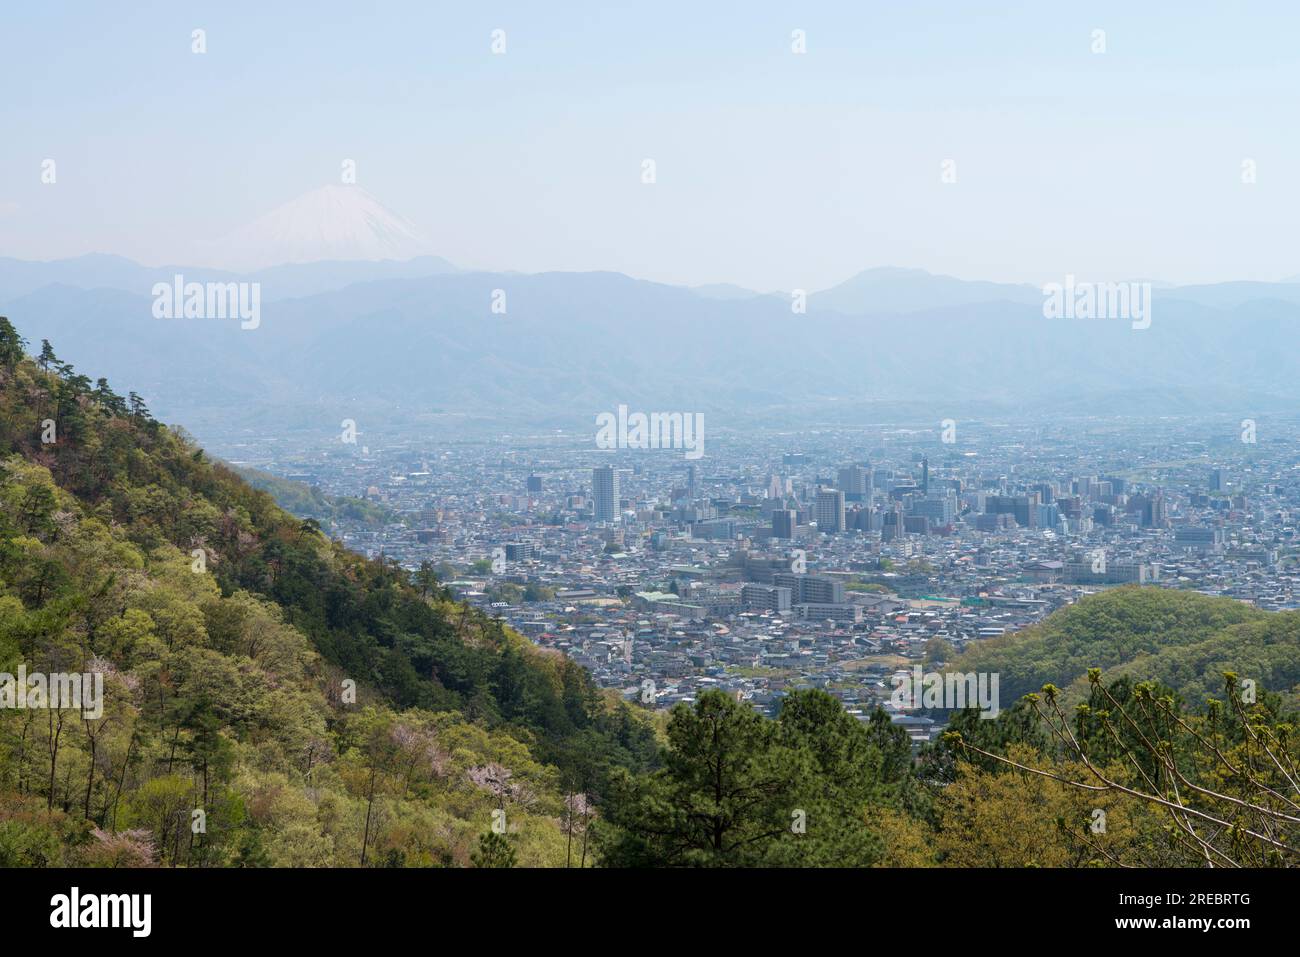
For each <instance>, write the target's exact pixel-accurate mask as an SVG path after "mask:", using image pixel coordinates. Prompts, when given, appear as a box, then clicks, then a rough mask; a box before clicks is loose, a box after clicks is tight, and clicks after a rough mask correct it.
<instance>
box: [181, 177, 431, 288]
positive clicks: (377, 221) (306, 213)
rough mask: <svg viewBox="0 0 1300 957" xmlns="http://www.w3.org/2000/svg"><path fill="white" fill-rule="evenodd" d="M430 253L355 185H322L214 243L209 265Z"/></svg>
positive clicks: (401, 220) (249, 266)
mask: <svg viewBox="0 0 1300 957" xmlns="http://www.w3.org/2000/svg"><path fill="white" fill-rule="evenodd" d="M433 253H434V249H433V244H432V243H431V242H430V241H429V240H428V239H427V238H425V237H424V236H423V235H422V234H421V233H420V231H419V230H418V229H417V228H416V227H415V226H414V225H413V224H412V223H411V222H410V221H409V220H408V219H406V218H405V217H403V216H401V215H399V214H398V213H395V212H393V211H392V210H391V209H389V208H388V207H387V206H385V205H384V204H383V203H381V202H379V200H377V199H375V197H374V196H372V195H371V194H370V193H368V192H367V191H366V190H364V189H362V188H361V187H360V186H342V185H331V186H322V187H320V188H319V189H314V190H312V191H311V192H309V193H304V194H303V195H302V196H299V197H298V198H297V199H294V200H291V201H289V202H287V203H285V204H284V205H283V206H278V207H276V208H275V209H273V210H271V211H270V212H269V213H267V214H266V215H264V216H262V217H260V218H259V219H256V220H254V221H253V222H251V223H249V224H248V225H246V226H244V227H242V228H240V229H238V230H236V231H235V232H233V233H231V234H230V235H229V236H227V237H226V238H225V239H223V240H221V241H219V242H217V243H216V244H214V246H213V247H212V248H211V250H210V251H209V254H208V255H206V256H205V257H204V258H206V259H208V260H209V262H208V265H213V266H221V267H222V268H226V269H234V270H241V271H242V270H254V269H262V268H266V267H268V266H278V265H280V264H282V263H307V262H320V261H323V260H346V261H358V260H365V261H376V260H383V259H395V260H408V259H414V258H415V257H417V256H427V255H431V254H433Z"/></svg>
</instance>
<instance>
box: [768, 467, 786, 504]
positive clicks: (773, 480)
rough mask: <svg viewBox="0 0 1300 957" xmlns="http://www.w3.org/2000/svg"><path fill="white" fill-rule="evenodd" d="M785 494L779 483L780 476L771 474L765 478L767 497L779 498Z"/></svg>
mask: <svg viewBox="0 0 1300 957" xmlns="http://www.w3.org/2000/svg"><path fill="white" fill-rule="evenodd" d="M784 492H785V489H784V487H783V485H782V483H781V476H779V475H777V474H776V473H775V472H773V473H772V474H771V475H769V476H768V477H767V497H768V498H780V497H781V496H782V495H783V494H784Z"/></svg>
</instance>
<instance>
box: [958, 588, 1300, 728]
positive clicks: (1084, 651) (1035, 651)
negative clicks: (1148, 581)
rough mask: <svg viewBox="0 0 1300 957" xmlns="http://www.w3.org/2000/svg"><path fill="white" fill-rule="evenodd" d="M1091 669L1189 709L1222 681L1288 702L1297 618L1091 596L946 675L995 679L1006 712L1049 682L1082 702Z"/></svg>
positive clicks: (1187, 602)
mask: <svg viewBox="0 0 1300 957" xmlns="http://www.w3.org/2000/svg"><path fill="white" fill-rule="evenodd" d="M1094 667H1096V668H1103V669H1107V671H1108V673H1113V674H1114V675H1116V676H1120V675H1128V676H1131V677H1134V678H1138V679H1149V680H1154V681H1158V682H1159V683H1161V684H1162V685H1165V686H1166V687H1170V688H1173V689H1176V690H1177V691H1179V692H1180V693H1181V694H1183V695H1184V696H1185V697H1186V698H1187V699H1188V700H1189V701H1191V702H1200V701H1202V700H1204V699H1205V698H1206V697H1208V696H1218V695H1221V692H1222V684H1223V679H1222V675H1223V672H1225V671H1233V672H1236V673H1238V674H1240V675H1242V676H1243V677H1249V678H1252V679H1253V680H1254V681H1255V682H1256V683H1257V684H1258V685H1259V687H1261V688H1265V689H1268V690H1270V691H1276V692H1283V693H1290V692H1293V691H1294V690H1295V689H1296V686H1297V685H1298V684H1300V612H1265V611H1260V610H1259V609H1257V608H1253V607H1252V606H1250V605H1246V604H1243V603H1242V602H1239V601H1235V600H1233V599H1230V598H1213V597H1210V596H1207V595H1200V594H1197V593H1195V592H1185V591H1172V590H1169V589H1162V588H1149V587H1146V588H1144V587H1140V586H1137V585H1131V586H1124V587H1122V588H1112V589H1108V590H1106V591H1104V592H1099V593H1098V594H1095V595H1089V596H1087V597H1085V598H1083V599H1082V600H1080V601H1079V602H1078V603H1076V604H1074V605H1071V606H1069V607H1067V608H1063V609H1061V610H1060V611H1058V612H1056V613H1055V614H1053V615H1051V616H1049V617H1048V618H1046V619H1044V620H1043V621H1041V622H1039V623H1038V624H1036V625H1032V626H1031V627H1029V628H1026V629H1024V630H1023V631H1019V632H1016V633H1014V634H1010V635H1004V636H1002V637H1000V638H993V639H990V640H988V641H981V642H979V643H978V644H976V645H974V646H973V647H971V648H970V649H969V650H967V651H966V652H965V653H964V654H963V655H961V656H960V657H959V658H958V659H957V660H956V661H954V662H953V663H952V664H951V666H950V670H953V671H961V672H967V671H985V672H996V673H997V674H998V675H999V676H1000V678H999V681H1000V691H1001V695H1002V700H1003V702H1004V703H1006V704H1007V705H1009V704H1011V703H1012V702H1014V701H1015V700H1016V699H1017V698H1019V697H1021V696H1022V695H1024V694H1027V693H1029V692H1032V691H1037V690H1039V689H1040V688H1041V687H1042V686H1043V685H1044V684H1046V683H1048V682H1051V683H1054V684H1057V685H1060V686H1061V687H1063V688H1064V687H1069V686H1072V685H1073V688H1071V690H1072V692H1074V697H1078V696H1079V695H1085V694H1086V675H1087V671H1088V669H1089V668H1094Z"/></svg>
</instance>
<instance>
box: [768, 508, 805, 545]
mask: <svg viewBox="0 0 1300 957" xmlns="http://www.w3.org/2000/svg"><path fill="white" fill-rule="evenodd" d="M798 521H799V513H798V512H796V511H795V510H794V509H792V508H778V509H777V510H776V511H774V512H773V513H772V537H773V538H794V530H795V526H796V524H797V523H798Z"/></svg>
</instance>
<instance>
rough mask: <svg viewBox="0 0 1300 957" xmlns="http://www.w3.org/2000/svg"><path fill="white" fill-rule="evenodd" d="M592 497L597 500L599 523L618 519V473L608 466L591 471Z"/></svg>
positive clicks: (597, 518) (596, 516) (596, 515)
mask: <svg viewBox="0 0 1300 957" xmlns="http://www.w3.org/2000/svg"><path fill="white" fill-rule="evenodd" d="M591 497H592V498H593V499H594V500H595V507H596V514H595V518H596V521H598V522H613V521H615V520H616V519H617V518H618V472H616V471H615V470H614V469H613V468H611V467H610V466H608V465H602V466H600V467H599V468H594V469H592V470H591Z"/></svg>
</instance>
